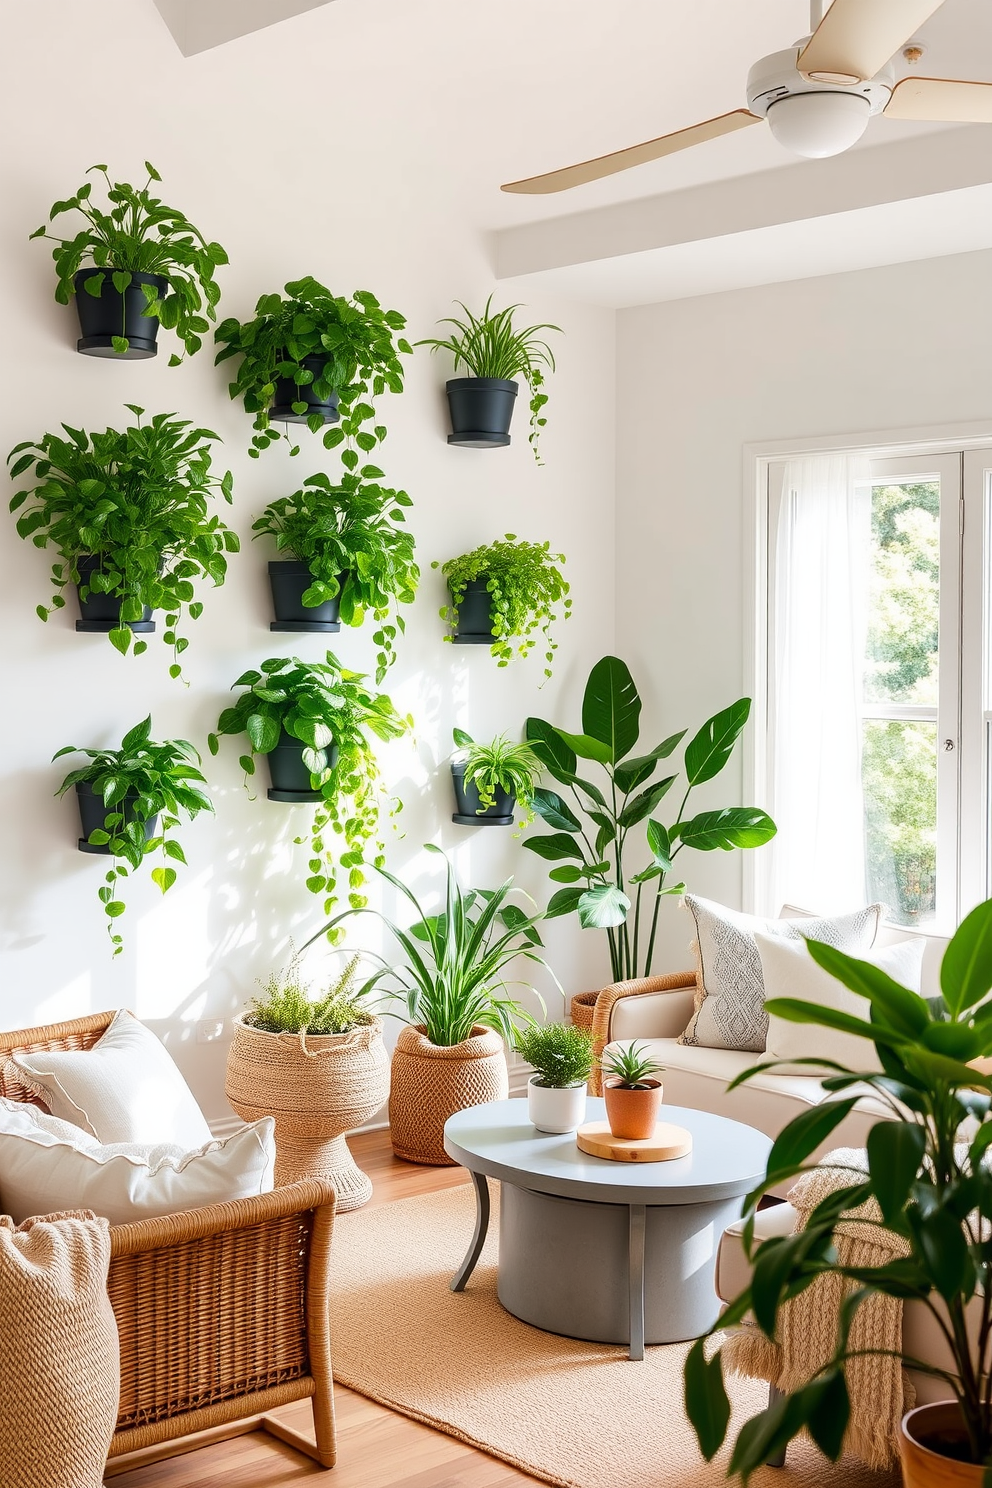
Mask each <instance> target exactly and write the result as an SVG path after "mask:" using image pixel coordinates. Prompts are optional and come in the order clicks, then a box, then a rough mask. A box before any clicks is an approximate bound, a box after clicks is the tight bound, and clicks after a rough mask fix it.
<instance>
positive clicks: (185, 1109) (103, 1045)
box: [11, 1008, 210, 1152]
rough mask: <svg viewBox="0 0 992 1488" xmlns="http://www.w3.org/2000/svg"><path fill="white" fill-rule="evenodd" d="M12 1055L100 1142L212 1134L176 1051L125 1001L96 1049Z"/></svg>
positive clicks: (31, 1080) (50, 1103)
mask: <svg viewBox="0 0 992 1488" xmlns="http://www.w3.org/2000/svg"><path fill="white" fill-rule="evenodd" d="M11 1062H12V1063H13V1065H14V1066H15V1068H16V1069H17V1071H18V1072H19V1074H20V1076H21V1078H22V1080H23V1081H24V1083H25V1084H26V1085H28V1086H29V1087H30V1089H31V1090H32V1092H33V1093H34V1094H36V1095H37V1096H39V1097H40V1098H41V1100H43V1101H44V1103H45V1105H46V1106H47V1107H48V1109H49V1111H50V1112H51V1113H52V1115H53V1116H58V1117H60V1118H61V1119H62V1120H63V1121H70V1122H72V1124H73V1125H74V1126H81V1127H82V1128H83V1130H84V1131H88V1132H89V1133H90V1135H91V1136H94V1137H96V1139H97V1141H99V1142H144V1143H149V1142H159V1143H161V1142H169V1143H172V1144H173V1145H175V1146H176V1147H179V1148H180V1149H181V1151H183V1152H192V1151H193V1150H194V1149H195V1148H197V1147H202V1146H203V1145H204V1143H206V1142H209V1141H210V1128H209V1126H208V1125H207V1123H206V1121H205V1120H204V1118H203V1112H202V1111H201V1110H200V1108H199V1106H198V1105H197V1103H196V1100H195V1098H194V1096H193V1092H192V1091H191V1090H190V1088H189V1086H188V1085H187V1084H186V1081H185V1080H184V1079H183V1077H182V1075H181V1074H180V1073H179V1071H178V1069H177V1068H176V1066H175V1064H174V1063H173V1061H172V1058H171V1056H170V1055H169V1054H168V1053H167V1051H166V1049H165V1048H164V1046H163V1045H162V1044H161V1043H160V1042H159V1040H158V1039H157V1038H156V1037H155V1035H154V1034H153V1033H152V1031H151V1029H150V1028H146V1027H145V1026H144V1024H143V1023H139V1022H138V1020H137V1018H134V1017H132V1016H131V1014H130V1013H129V1012H127V1011H126V1010H125V1009H123V1008H122V1009H121V1011H120V1012H119V1013H117V1015H116V1016H115V1018H114V1020H113V1022H112V1023H111V1024H110V1027H109V1028H108V1029H107V1031H106V1033H105V1034H103V1035H102V1036H101V1037H100V1038H99V1039H98V1040H97V1042H96V1043H95V1044H94V1045H93V1047H92V1049H85V1050H83V1049H80V1050H53V1051H51V1052H49V1051H47V1050H32V1051H31V1052H30V1053H17V1054H14V1055H12V1056H11Z"/></svg>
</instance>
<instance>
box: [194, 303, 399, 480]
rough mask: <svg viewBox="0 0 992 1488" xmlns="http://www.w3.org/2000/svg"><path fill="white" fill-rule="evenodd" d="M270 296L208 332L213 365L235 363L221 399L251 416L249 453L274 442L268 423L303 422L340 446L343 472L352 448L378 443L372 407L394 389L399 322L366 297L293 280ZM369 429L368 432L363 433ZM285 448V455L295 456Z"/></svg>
mask: <svg viewBox="0 0 992 1488" xmlns="http://www.w3.org/2000/svg"><path fill="white" fill-rule="evenodd" d="M285 290H286V296H285V298H284V297H283V296H282V295H279V294H266V295H262V296H261V298H260V299H259V301H258V303H257V305H256V306H255V315H254V318H253V319H252V320H248V321H245V322H243V323H242V322H241V321H238V320H236V319H234V318H233V317H232V318H230V319H228V320H225V321H224V322H223V324H222V325H219V326H218V327H217V331H216V333H215V339H216V340H217V341H218V342H220V343H221V350H220V351H219V352H218V353H217V356H216V357H215V361H216V362H224V361H226V360H227V359H228V358H229V357H234V356H239V357H240V358H241V363H240V366H239V367H238V370H237V373H236V375H235V379H234V381H233V382H232V383H231V384H230V393H231V397H232V398H234V399H238V398H240V399H241V401H242V402H243V404H244V406H245V410H246V412H248V413H252V414H254V415H255V423H254V428H255V433H254V434H253V436H252V441H251V449H250V450H249V452H248V453H249V454H250V455H252V456H253V457H254V458H256V459H257V458H258V456H259V454H260V453H261V451H262V450H264V449H265V448H266V447H267V446H268V445H270V444H272V443H274V441H275V440H277V439H279V438H280V437H282V436H281V435H280V434H279V432H278V430H276V429H273V428H272V421H273V420H275V421H276V422H277V423H284V424H306V426H307V427H308V428H309V429H310V431H311V432H312V433H314V434H316V433H317V432H319V430H320V429H321V428H323V426H324V425H325V424H335V425H336V426H337V427H335V428H330V429H328V430H327V431H326V433H325V434H324V444H325V445H326V446H327V448H328V449H334V448H335V446H337V445H339V444H343V443H344V442H345V440H347V441H348V444H349V448H348V449H347V450H346V451H344V454H345V455H347V456H349V457H353V458H350V459H346V460H345V465H346V466H347V468H349V469H354V468H355V467H356V466H357V463H358V454H357V451H356V450H355V449H354V448H352V447H351V446H352V445H357V447H358V449H359V450H364V451H366V453H367V452H368V451H370V450H373V449H375V447H376V445H377V444H379V443H380V442H381V441H382V440H383V439H384V438H385V436H386V430H385V428H384V427H383V425H382V424H379V423H375V422H374V420H375V407H374V400H375V398H376V397H378V395H379V394H380V393H382V392H384V391H385V389H387V388H388V389H389V391H390V392H391V393H401V392H402V391H403V364H402V363H401V361H400V354H401V353H406V354H409V353H410V352H411V351H412V347H411V346H410V343H409V342H408V341H406V340H405V339H404V338H403V337H399V338H398V339H397V338H395V336H394V333H395V332H396V331H401V330H402V329H403V327H404V326H405V325H406V321H405V319H404V317H403V316H402V315H401V314H400V313H399V311H398V310H383V309H382V307H381V305H380V304H379V301H378V300H377V299H376V297H375V295H372V294H369V292H368V290H364V289H360V290H356V291H355V293H354V294H353V295H352V297H351V299H350V300H348V299H345V298H344V297H343V296H341V295H333V294H331V291H330V290H329V289H326V288H325V287H324V285H323V284H320V283H318V281H317V280H316V279H314V278H312V277H311V276H309V275H308V276H307V277H306V278H305V279H294V280H291V281H290V283H289V284H287V285H286V286H285ZM367 425H371V428H368V427H366V426H367ZM298 450H299V445H294V446H293V448H292V449H291V451H290V453H291V454H294V455H295V454H296V453H297V452H298Z"/></svg>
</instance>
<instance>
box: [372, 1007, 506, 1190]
mask: <svg viewBox="0 0 992 1488" xmlns="http://www.w3.org/2000/svg"><path fill="white" fill-rule="evenodd" d="M509 1093H510V1086H509V1077H508V1075H507V1070H506V1054H505V1053H504V1050H503V1040H502V1039H501V1038H500V1036H499V1034H498V1033H494V1032H492V1030H491V1029H488V1028H480V1027H476V1028H474V1029H473V1030H472V1037H471V1038H468V1039H465V1040H464V1042H463V1043H460V1044H452V1045H451V1046H450V1047H442V1046H440V1045H438V1044H432V1043H431V1041H430V1039H428V1038H427V1037H426V1035H425V1033H424V1029H423V1027H422V1025H413V1026H408V1027H406V1028H404V1029H403V1030H402V1032H401V1033H400V1036H399V1038H398V1039H397V1040H396V1048H395V1049H394V1050H393V1071H392V1083H391V1086H390V1091H389V1132H390V1136H391V1138H392V1143H393V1151H394V1152H395V1154H396V1156H397V1157H401V1158H403V1159H404V1161H406V1162H415V1163H429V1164H431V1165H432V1166H433V1167H439V1168H440V1167H448V1168H450V1167H454V1166H455V1163H454V1159H453V1158H450V1157H449V1156H448V1154H447V1153H446V1152H445V1150H444V1123H445V1122H446V1121H447V1119H448V1117H449V1116H453V1115H454V1114H455V1112H456V1111H464V1110H465V1109H466V1107H468V1106H481V1105H485V1104H486V1102H487V1101H497V1100H506V1098H507V1096H508V1095H509Z"/></svg>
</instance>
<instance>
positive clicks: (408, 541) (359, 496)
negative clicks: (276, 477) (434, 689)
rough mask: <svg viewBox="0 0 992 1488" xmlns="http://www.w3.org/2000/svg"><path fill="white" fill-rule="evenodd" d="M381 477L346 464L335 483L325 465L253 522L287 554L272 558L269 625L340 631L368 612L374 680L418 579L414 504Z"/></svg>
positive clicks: (391, 656)
mask: <svg viewBox="0 0 992 1488" xmlns="http://www.w3.org/2000/svg"><path fill="white" fill-rule="evenodd" d="M381 480H382V471H381V470H380V469H379V468H378V466H376V465H364V466H363V467H362V468H361V470H358V471H355V472H354V473H352V472H350V471H346V472H345V473H344V474H343V475H342V476H341V477H340V479H339V480H338V481H336V482H333V481H332V480H331V479H330V477H329V476H327V475H325V474H323V472H321V473H319V474H317V475H310V476H307V478H306V480H305V481H304V482H303V485H302V486H301V488H300V489H299V490H298V491H295V492H294V493H293V495H292V496H281V497H279V498H277V499H276V500H275V501H270V502H269V505H268V506H267V507H266V508H265V511H264V512H263V513H262V515H261V516H260V517H259V519H258V521H257V522H255V523H254V525H253V528H252V530H253V531H254V533H255V534H256V536H257V537H261V536H263V535H264V536H268V537H273V538H275V543H276V548H277V550H278V552H279V553H280V554H282V555H284V556H282V557H280V558H278V559H276V560H275V561H274V562H271V563H270V564H269V580H270V582H271V585H272V598H273V603H274V605H275V612H276V619H275V620H274V621H273V622H272V627H271V628H272V629H273V630H294V631H295V630H338V629H339V628H340V626H341V624H344V625H356V626H357V625H361V624H363V622H364V621H365V618H366V616H367V615H371V617H372V619H373V620H374V621H375V623H376V628H375V631H374V632H373V637H372V638H373V640H374V641H375V643H376V645H377V646H378V648H379V650H378V655H377V667H376V676H375V680H376V682H381V681H382V679H383V677H384V676H385V675H386V670H387V668H388V667H389V666H391V665H392V663H393V661H394V660H395V659H396V652H395V650H394V642H395V639H396V633H397V631H400V632H402V631H403V630H405V628H406V623H405V621H404V619H403V616H402V615H401V614H400V613H399V610H398V606H399V605H401V604H411V603H412V601H413V598H414V595H415V594H416V592H417V582H418V580H419V578H420V569H419V568H418V567H417V564H416V562H415V561H414V542H413V534H412V533H411V532H410V531H409V530H408V529H407V528H406V526H405V525H404V521H405V519H404V515H403V510H404V508H405V507H409V506H412V505H413V503H412V501H411V500H410V498H409V496H408V495H407V494H406V492H405V491H395V490H393V489H392V488H390V487H388V486H383V485H380V484H379V482H380V481H381ZM394 611H395V613H394ZM318 616H319V617H320V618H318ZM391 617H392V618H391Z"/></svg>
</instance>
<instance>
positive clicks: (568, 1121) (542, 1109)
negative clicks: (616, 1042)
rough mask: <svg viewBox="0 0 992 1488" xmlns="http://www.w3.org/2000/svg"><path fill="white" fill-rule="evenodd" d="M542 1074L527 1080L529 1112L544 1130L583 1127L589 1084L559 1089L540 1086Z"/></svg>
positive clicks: (539, 1127)
mask: <svg viewBox="0 0 992 1488" xmlns="http://www.w3.org/2000/svg"><path fill="white" fill-rule="evenodd" d="M537 1080H538V1076H537V1075H531V1077H530V1079H529V1080H528V1081H527V1114H528V1116H529V1117H530V1119H531V1121H533V1123H534V1125H535V1126H536V1127H537V1129H538V1131H543V1132H570V1131H574V1130H575V1128H576V1127H577V1126H581V1125H582V1122H583V1121H584V1120H585V1114H586V1086H585V1081H584V1080H583V1081H582V1082H581V1083H579V1084H578V1085H565V1086H560V1087H558V1088H557V1089H556V1088H555V1087H554V1086H551V1085H538V1084H537Z"/></svg>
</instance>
